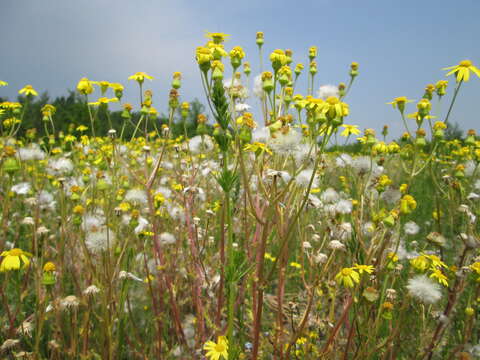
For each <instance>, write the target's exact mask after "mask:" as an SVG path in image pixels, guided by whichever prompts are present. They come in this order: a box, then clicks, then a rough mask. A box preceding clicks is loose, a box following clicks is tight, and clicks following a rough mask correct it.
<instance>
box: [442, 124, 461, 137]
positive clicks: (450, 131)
mask: <svg viewBox="0 0 480 360" xmlns="http://www.w3.org/2000/svg"><path fill="white" fill-rule="evenodd" d="M463 134H464V132H463V130H462V128H461V127H460V124H458V123H457V122H455V123H453V124H452V123H450V124H448V127H447V129H446V130H445V139H446V140H454V139H458V140H460V139H462V137H463Z"/></svg>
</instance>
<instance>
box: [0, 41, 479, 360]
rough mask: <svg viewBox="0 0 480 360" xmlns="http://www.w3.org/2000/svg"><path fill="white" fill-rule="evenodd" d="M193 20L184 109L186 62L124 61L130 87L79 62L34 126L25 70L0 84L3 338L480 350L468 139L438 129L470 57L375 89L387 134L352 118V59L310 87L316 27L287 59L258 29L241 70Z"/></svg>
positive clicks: (129, 349)
mask: <svg viewBox="0 0 480 360" xmlns="http://www.w3.org/2000/svg"><path fill="white" fill-rule="evenodd" d="M207 38H208V41H207V43H206V44H204V45H202V46H199V47H198V48H197V49H196V50H195V53H194V56H195V59H196V61H197V63H198V69H199V73H200V75H201V81H202V85H203V89H204V92H205V94H204V95H205V97H206V107H205V111H204V112H199V111H198V109H200V108H201V107H198V106H197V107H196V108H195V109H196V110H195V111H196V112H195V115H194V119H193V120H188V121H187V119H192V111H193V110H192V106H191V104H189V103H188V102H184V101H182V100H181V85H182V74H181V73H174V74H173V76H172V80H171V91H170V92H169V93H168V94H160V95H157V94H155V95H154V94H153V93H152V92H151V91H150V90H149V89H148V84H149V82H150V81H156V79H153V78H152V77H151V76H150V75H148V74H146V73H144V72H137V73H135V74H133V75H132V76H131V77H129V79H128V86H131V87H136V88H138V93H139V101H138V103H137V104H134V105H132V104H129V103H124V102H123V101H122V97H123V91H124V85H122V84H120V83H111V82H108V81H99V80H98V79H95V81H94V80H90V79H88V78H82V79H80V80H79V82H78V84H77V86H76V91H77V95H76V96H78V97H79V99H81V102H80V105H79V108H78V109H79V110H78V119H75V121H77V120H78V122H76V123H75V124H74V123H73V122H71V123H66V120H65V117H62V116H59V114H58V113H57V112H56V111H57V108H56V106H54V105H52V104H44V105H42V107H41V109H39V113H38V114H37V116H40V118H41V127H39V128H29V127H28V126H27V124H29V116H33V115H31V110H30V109H31V108H32V106H33V104H34V101H35V98H36V97H38V95H39V94H38V93H37V91H36V90H35V89H34V88H33V87H32V86H30V85H27V86H25V87H24V88H23V89H21V90H20V91H19V95H20V99H21V101H19V102H16V101H3V102H0V124H1V129H0V130H1V135H0V203H1V206H0V208H1V211H0V225H1V227H0V251H1V257H0V304H1V305H0V309H1V311H0V354H1V358H2V359H3V358H4V359H208V360H221V359H230V360H234V359H282V360H283V359H299V360H300V359H345V360H346V359H419V360H420V359H425V360H426V359H464V360H465V359H475V358H480V326H479V325H478V324H479V317H480V311H479V310H480V308H479V306H480V253H479V248H480V240H479V237H478V231H479V226H478V221H477V218H478V215H479V210H480V208H479V198H480V178H479V171H478V167H479V161H480V141H479V140H478V138H477V135H476V132H475V130H474V129H472V130H468V131H467V132H466V133H463V134H461V136H459V137H457V138H452V137H451V136H449V133H448V131H449V128H450V127H451V126H452V124H451V123H450V121H449V120H450V115H451V114H452V112H453V111H455V101H456V99H457V97H458V96H462V90H463V88H462V84H463V83H464V82H468V81H478V77H480V70H479V69H478V68H476V67H475V65H474V64H473V63H472V62H471V61H469V60H462V61H460V62H459V63H458V65H454V66H450V67H447V68H445V69H444V71H440V69H439V79H436V80H438V81H436V82H434V83H433V84H429V85H426V87H425V89H417V90H419V91H417V92H421V93H422V94H423V96H422V97H421V98H419V99H416V100H413V99H409V98H407V97H405V96H399V97H397V98H395V99H392V101H391V102H389V103H388V104H385V103H379V104H378V106H390V107H392V112H395V113H396V114H397V115H398V121H399V122H402V123H403V124H404V126H405V132H404V133H403V135H401V136H400V137H399V138H398V139H397V140H396V141H391V142H387V141H386V138H387V135H388V131H389V129H388V126H385V127H384V128H383V129H381V130H380V131H378V130H377V131H375V130H374V129H370V128H368V129H362V130H361V129H359V128H358V126H356V125H350V124H349V118H350V117H351V114H350V108H349V105H348V98H349V97H350V96H355V91H357V89H356V88H355V79H356V78H357V77H358V76H361V67H360V65H359V64H357V63H356V62H352V63H351V66H350V68H349V69H346V73H345V78H346V79H347V81H345V83H340V84H338V85H335V86H332V85H327V86H322V87H320V89H319V90H318V87H316V84H315V79H316V74H317V64H316V57H317V49H316V47H314V46H312V47H311V48H310V49H308V52H307V55H308V60H309V62H308V63H307V64H306V65H303V64H300V63H298V64H293V63H292V52H291V51H290V50H281V49H277V50H275V51H273V52H272V53H271V54H267V56H265V55H264V54H263V52H262V49H263V44H264V37H263V33H261V32H259V33H257V37H256V43H257V45H258V50H259V51H258V54H253V55H252V56H259V57H260V59H261V60H260V63H261V72H260V75H258V76H254V75H253V74H252V69H251V68H250V65H249V63H248V62H247V61H246V54H245V53H244V51H243V49H242V48H241V47H240V46H234V47H232V48H231V49H230V50H228V51H227V50H226V44H225V41H226V40H227V39H228V35H226V34H223V33H208V34H207ZM446 65H450V64H446ZM257 72H258V71H255V73H257ZM227 75H228V76H227ZM301 77H305V78H307V83H308V86H307V88H306V89H300V86H297V85H298V84H297V80H298V79H299V78H301ZM126 84H127V83H126ZM0 85H2V86H8V84H7V83H6V82H4V81H1V82H0ZM125 86H127V85H125ZM0 90H1V89H0ZM358 91H361V89H358ZM200 95H201V94H199V96H200ZM399 95H403V94H399ZM162 99H166V101H164V100H162ZM252 99H255V101H253V100H252ZM112 103H120V104H121V106H122V110H121V112H119V113H118V114H117V115H116V117H115V119H113V120H115V121H112V113H111V112H110V111H109V108H110V107H111V106H112ZM157 103H158V104H161V105H159V106H163V103H166V105H167V106H168V114H167V115H166V117H163V118H162V119H160V115H159V112H158V111H157V110H156V108H155V105H156V104H157ZM247 103H248V104H250V105H247ZM254 103H256V104H258V105H259V108H258V109H257V110H256V111H250V110H251V107H250V106H251V104H254ZM439 104H443V106H442V107H440V106H438V105H439ZM440 108H442V109H443V110H444V111H443V112H437V111H436V110H435V109H440ZM257 113H258V114H259V115H258V116H257V115H255V116H254V115H253V114H257ZM80 118H81V119H82V121H80V120H79V119H80ZM72 121H73V120H72ZM73 124H74V125H73ZM174 130H175V131H174ZM345 144H347V145H345ZM343 145H345V146H343Z"/></svg>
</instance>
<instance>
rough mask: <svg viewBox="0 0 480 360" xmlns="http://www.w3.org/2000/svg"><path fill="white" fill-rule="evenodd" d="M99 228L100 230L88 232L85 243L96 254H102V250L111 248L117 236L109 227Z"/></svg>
mask: <svg viewBox="0 0 480 360" xmlns="http://www.w3.org/2000/svg"><path fill="white" fill-rule="evenodd" d="M97 230H98V231H92V232H89V233H87V235H86V239H85V245H86V246H87V249H88V250H89V251H90V252H92V253H94V254H100V253H101V252H102V251H106V250H108V249H111V248H112V246H113V244H114V242H115V236H114V234H113V232H112V231H110V230H109V229H108V228H107V227H103V228H101V229H97Z"/></svg>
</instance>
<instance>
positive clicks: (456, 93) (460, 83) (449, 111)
mask: <svg viewBox="0 0 480 360" xmlns="http://www.w3.org/2000/svg"><path fill="white" fill-rule="evenodd" d="M462 83H463V80H462V81H460V82H459V83H458V84H457V87H456V88H455V92H454V93H453V98H452V102H451V103H450V106H449V108H448V112H447V116H446V117H445V120H444V121H443V122H444V123H445V124H446V125H447V126H448V118H449V117H450V113H451V112H452V108H453V104H455V100H456V99H457V95H458V91H459V90H460V86H462Z"/></svg>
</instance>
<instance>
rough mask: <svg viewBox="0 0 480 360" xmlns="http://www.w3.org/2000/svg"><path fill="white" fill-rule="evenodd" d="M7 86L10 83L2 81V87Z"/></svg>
mask: <svg viewBox="0 0 480 360" xmlns="http://www.w3.org/2000/svg"><path fill="white" fill-rule="evenodd" d="M7 85H8V83H7V82H6V81H2V80H0V86H7Z"/></svg>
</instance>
